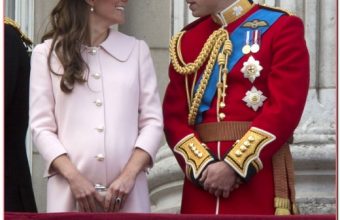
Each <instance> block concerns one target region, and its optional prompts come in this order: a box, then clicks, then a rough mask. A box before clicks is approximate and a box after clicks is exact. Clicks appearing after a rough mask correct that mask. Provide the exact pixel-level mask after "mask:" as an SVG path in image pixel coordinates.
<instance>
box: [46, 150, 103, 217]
mask: <svg viewBox="0 0 340 220" xmlns="http://www.w3.org/2000/svg"><path fill="white" fill-rule="evenodd" d="M51 168H52V169H55V170H56V171H57V172H58V173H60V174H61V175H62V176H63V177H65V179H66V180H67V181H68V183H69V185H70V188H71V191H72V194H73V196H74V198H75V199H76V200H77V202H78V205H79V209H80V211H83V212H95V211H96V203H95V200H97V201H98V202H99V203H100V204H102V203H103V198H102V197H101V196H100V195H99V193H98V192H96V190H95V189H94V186H93V184H92V183H91V182H90V181H88V180H87V179H86V178H85V177H84V176H83V175H82V174H81V173H80V172H79V171H78V170H77V168H76V167H75V166H74V164H73V163H72V162H71V160H70V158H69V157H68V156H67V155H66V154H63V155H60V156H59V157H57V158H56V159H55V160H54V161H53V162H52V164H51Z"/></svg>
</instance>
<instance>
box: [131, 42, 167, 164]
mask: <svg viewBox="0 0 340 220" xmlns="http://www.w3.org/2000/svg"><path fill="white" fill-rule="evenodd" d="M139 87H140V92H139V95H140V96H139V120H138V130H139V135H138V138H137V140H136V147H139V148H141V149H143V150H144V151H146V152H147V153H148V154H149V155H150V156H151V158H152V161H155V157H156V153H157V150H158V149H159V144H160V142H161V139H162V135H163V117H162V110H161V102H160V99H159V94H158V88H157V78H156V73H155V69H154V65H153V61H152V58H151V55H150V50H149V47H148V46H147V45H146V43H145V42H144V41H140V43H139Z"/></svg>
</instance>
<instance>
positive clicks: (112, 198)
mask: <svg viewBox="0 0 340 220" xmlns="http://www.w3.org/2000/svg"><path fill="white" fill-rule="evenodd" d="M135 182H136V175H134V174H129V173H127V172H123V173H122V174H121V175H120V176H119V177H118V178H117V179H115V180H114V181H113V182H112V184H111V185H110V187H109V188H108V190H107V193H106V196H105V200H104V210H105V211H108V212H117V211H119V210H120V209H122V208H123V207H124V202H125V201H126V198H127V197H128V195H129V194H130V192H131V190H132V189H133V187H134V186H135Z"/></svg>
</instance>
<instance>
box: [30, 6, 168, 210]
mask: <svg viewBox="0 0 340 220" xmlns="http://www.w3.org/2000/svg"><path fill="white" fill-rule="evenodd" d="M127 2H128V1H127V0H72V1H70V0H60V1H59V2H58V3H57V5H56V6H55V8H54V9H53V11H52V13H51V24H52V29H51V30H50V32H48V33H46V35H45V36H44V37H43V43H42V44H39V45H37V46H36V47H35V48H34V50H33V53H32V60H31V64H32V69H31V80H30V82H31V83H30V122H31V129H32V136H33V141H34V143H35V145H36V146H37V148H38V150H39V152H40V153H41V155H42V156H43V158H44V159H45V160H46V162H47V169H46V172H45V176H46V177H48V182H47V212H71V211H84V212H95V211H99V210H102V209H103V210H104V211H108V212H118V211H119V212H150V202H149V193H148V186H147V178H146V170H147V169H148V168H149V167H151V166H152V164H153V161H154V159H155V155H156V152H157V150H158V148H159V146H160V140H161V138H162V134H163V123H162V111H161V103H160V99H159V95H158V91H157V80H156V74H155V70H154V66H153V62H152V58H151V55H150V51H149V48H148V46H147V45H146V43H145V42H144V41H142V40H137V39H136V38H134V37H130V36H127V35H125V34H122V33H120V32H118V31H115V30H113V29H111V28H110V26H112V25H114V24H122V23H123V22H124V20H125V17H124V9H125V6H126V4H127ZM103 191H105V192H106V193H105V192H104V193H103ZM102 194H104V195H102Z"/></svg>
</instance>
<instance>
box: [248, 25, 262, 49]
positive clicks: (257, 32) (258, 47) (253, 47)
mask: <svg viewBox="0 0 340 220" xmlns="http://www.w3.org/2000/svg"><path fill="white" fill-rule="evenodd" d="M254 34H255V36H254V43H253V45H251V47H250V51H251V52H252V53H257V52H259V50H260V45H259V30H255V33H254Z"/></svg>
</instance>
